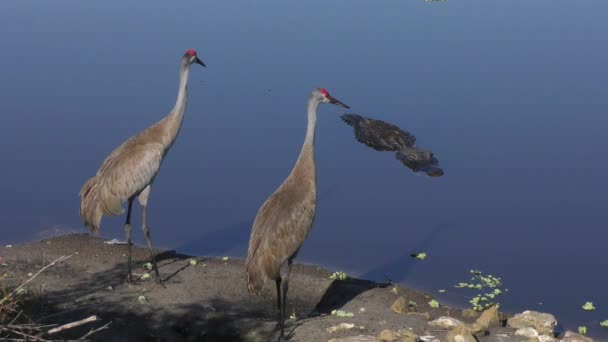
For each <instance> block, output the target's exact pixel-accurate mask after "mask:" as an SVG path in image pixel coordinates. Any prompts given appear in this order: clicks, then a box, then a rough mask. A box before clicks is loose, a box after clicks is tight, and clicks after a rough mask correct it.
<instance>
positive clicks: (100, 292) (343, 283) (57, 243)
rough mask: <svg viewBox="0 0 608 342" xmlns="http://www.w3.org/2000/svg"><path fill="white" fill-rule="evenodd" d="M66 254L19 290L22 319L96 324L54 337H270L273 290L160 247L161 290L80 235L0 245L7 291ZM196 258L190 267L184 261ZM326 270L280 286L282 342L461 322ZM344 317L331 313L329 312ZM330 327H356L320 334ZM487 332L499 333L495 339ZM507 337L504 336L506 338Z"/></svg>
mask: <svg viewBox="0 0 608 342" xmlns="http://www.w3.org/2000/svg"><path fill="white" fill-rule="evenodd" d="M62 255H71V257H70V258H69V259H67V260H65V261H63V262H61V263H59V264H57V265H55V266H53V267H52V268H50V269H48V270H47V271H45V272H44V273H42V274H40V275H39V276H38V277H37V278H36V279H35V280H34V281H32V282H31V283H30V284H28V295H27V296H29V303H30V304H29V306H30V307H28V310H29V311H28V312H30V315H32V319H34V320H38V319H40V318H43V319H42V321H43V322H44V323H57V324H63V323H66V322H71V321H76V320H79V319H82V318H85V317H88V316H90V315H98V316H99V317H100V318H101V320H100V321H99V322H95V323H91V325H90V326H86V327H82V329H74V331H71V332H69V333H67V334H66V335H65V336H62V337H63V338H70V337H74V336H76V335H78V334H81V333H82V332H83V331H84V332H86V331H88V330H89V329H91V328H92V327H93V326H95V325H97V326H100V325H103V324H105V323H108V322H111V324H110V326H109V328H108V329H106V330H104V331H102V332H99V333H97V334H95V336H93V337H92V339H93V340H96V341H267V340H271V339H272V338H273V337H274V328H275V324H276V323H275V317H276V311H275V310H276V307H275V297H274V296H275V293H274V286H270V285H272V284H267V285H266V287H265V289H264V291H263V293H262V295H261V296H258V297H253V296H250V295H249V294H248V292H247V288H246V285H245V278H244V271H243V270H244V268H243V261H242V260H239V259H228V260H223V259H221V258H220V259H218V258H206V257H192V256H188V255H183V254H179V253H176V252H175V251H163V252H161V253H160V254H159V260H160V261H159V268H160V272H161V276H162V278H163V279H165V286H164V287H161V286H159V285H156V284H155V283H154V282H153V280H138V281H137V282H135V284H133V285H128V284H127V283H126V282H125V281H124V279H125V273H126V266H125V263H126V257H125V256H124V255H125V246H124V245H109V244H105V243H104V240H103V239H101V238H97V237H92V236H90V235H88V234H72V235H65V236H59V237H55V238H52V239H48V240H43V241H39V242H32V243H26V244H22V245H15V246H13V247H11V248H6V247H0V256H2V257H3V258H4V262H5V263H6V266H4V267H2V268H1V271H2V272H3V273H4V272H7V273H8V274H11V276H12V277H11V278H9V279H7V280H6V281H5V283H7V284H8V285H13V286H14V285H16V284H19V283H20V282H22V281H23V280H24V279H26V278H27V277H28V274H29V273H35V272H37V271H38V270H39V269H40V268H41V267H42V266H43V265H45V264H48V263H49V262H51V261H52V260H55V259H56V258H58V257H60V256H62ZM147 257H148V252H147V250H146V249H142V248H139V247H135V248H134V255H133V258H134V259H133V260H134V270H133V272H134V274H139V275H141V274H144V273H145V272H147V270H146V269H145V268H144V267H143V265H144V263H145V262H147V261H148V260H147ZM192 259H194V260H196V265H192V264H191V263H190V260H192ZM329 276H330V272H328V271H327V270H325V269H323V268H321V267H318V266H305V265H296V266H295V267H294V271H293V273H292V280H291V282H290V289H289V299H288V305H287V307H288V309H287V310H288V311H289V312H290V313H292V314H294V316H295V319H294V320H290V322H289V324H288V331H292V332H293V334H292V338H291V341H328V340H330V339H338V338H344V337H348V336H355V335H361V334H363V335H373V336H376V335H378V334H379V333H380V332H381V331H382V330H385V329H390V330H394V331H397V330H399V329H410V330H411V331H412V332H413V333H415V334H416V335H418V336H434V337H435V338H436V339H437V340H439V341H444V340H445V336H446V333H447V330H446V329H439V328H437V327H434V326H430V325H429V324H428V322H429V321H430V320H433V319H436V318H438V317H440V316H451V317H454V318H456V319H459V320H462V321H464V322H469V323H470V322H473V321H474V320H475V317H472V316H469V317H464V316H463V311H462V310H459V309H453V308H448V307H443V306H440V307H439V308H431V307H429V305H428V304H427V303H428V302H429V297H428V295H425V294H422V293H419V292H415V291H412V290H409V289H406V288H399V290H398V293H397V294H396V293H395V292H394V290H393V286H392V285H391V284H380V283H376V282H372V281H366V280H359V279H348V280H331V279H330V278H329ZM399 296H402V297H404V298H405V299H406V300H407V301H414V302H416V303H417V305H416V307H415V308H410V309H408V311H410V310H411V312H406V313H396V312H393V311H392V310H391V305H392V304H393V303H394V302H395V300H396V299H397V298H398V297H399ZM335 309H340V310H343V311H345V312H350V313H353V315H354V316H353V317H336V316H334V315H331V312H332V310H335ZM340 323H352V324H354V325H355V326H357V327H364V328H363V329H360V328H355V329H349V330H342V331H337V332H329V331H328V330H327V329H328V328H330V327H332V326H335V325H337V324H340ZM513 333H514V329H510V328H505V327H501V326H496V327H493V328H491V329H490V330H489V333H488V334H487V335H486V336H480V337H479V341H518V339H516V338H515V337H513ZM497 336H502V338H501V339H497ZM509 336H511V337H513V338H514V339H510V338H509Z"/></svg>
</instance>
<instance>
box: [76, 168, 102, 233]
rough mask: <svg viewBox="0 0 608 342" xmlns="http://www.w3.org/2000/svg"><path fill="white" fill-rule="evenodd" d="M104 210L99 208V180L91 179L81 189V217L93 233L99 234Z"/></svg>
mask: <svg viewBox="0 0 608 342" xmlns="http://www.w3.org/2000/svg"><path fill="white" fill-rule="evenodd" d="M102 215H103V210H102V209H101V207H100V206H99V190H98V186H97V179H95V177H93V178H91V179H89V180H88V181H87V182H86V183H84V185H83V186H82V188H81V189H80V217H81V218H82V220H83V221H84V225H85V226H87V227H89V228H90V229H91V231H92V232H93V233H98V232H99V226H100V224H101V217H102Z"/></svg>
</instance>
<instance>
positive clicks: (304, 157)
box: [292, 97, 319, 184]
mask: <svg viewBox="0 0 608 342" xmlns="http://www.w3.org/2000/svg"><path fill="white" fill-rule="evenodd" d="M317 107H319V101H317V100H316V99H314V98H313V97H311V98H310V100H309V101H308V126H307V128H306V138H305V139H304V145H302V150H301V151H300V156H299V157H298V161H297V162H296V165H295V167H294V169H293V171H292V173H293V174H294V176H296V177H301V178H306V179H309V180H311V181H312V182H313V184H316V168H315V128H316V125H317Z"/></svg>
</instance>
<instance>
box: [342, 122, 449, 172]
mask: <svg viewBox="0 0 608 342" xmlns="http://www.w3.org/2000/svg"><path fill="white" fill-rule="evenodd" d="M341 118H342V120H344V122H346V123H347V124H348V125H349V126H352V127H353V129H354V131H355V138H356V139H357V141H359V142H360V143H362V144H365V145H367V146H369V147H371V148H373V149H374V150H377V151H394V152H396V153H395V157H396V158H397V159H398V160H399V161H401V163H403V165H405V166H406V167H408V168H409V169H411V170H412V171H414V172H424V173H426V174H427V175H429V176H431V177H440V176H442V175H443V170H442V169H441V168H439V166H438V164H439V161H438V160H437V158H436V157H435V155H434V154H433V152H431V151H427V150H423V149H421V148H419V147H417V146H416V138H415V137H414V136H413V135H412V134H410V133H408V132H406V131H404V130H402V129H401V128H399V127H397V126H395V125H393V124H390V123H387V122H384V121H382V120H376V119H370V118H366V117H363V116H361V115H357V114H343V115H342V116H341Z"/></svg>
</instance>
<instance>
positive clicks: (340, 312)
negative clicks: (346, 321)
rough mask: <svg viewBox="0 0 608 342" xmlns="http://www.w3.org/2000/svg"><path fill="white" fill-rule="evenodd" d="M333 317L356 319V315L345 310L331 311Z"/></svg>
mask: <svg viewBox="0 0 608 342" xmlns="http://www.w3.org/2000/svg"><path fill="white" fill-rule="evenodd" d="M331 315H332V316H338V317H355V314H354V313H352V312H347V311H343V310H331Z"/></svg>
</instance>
